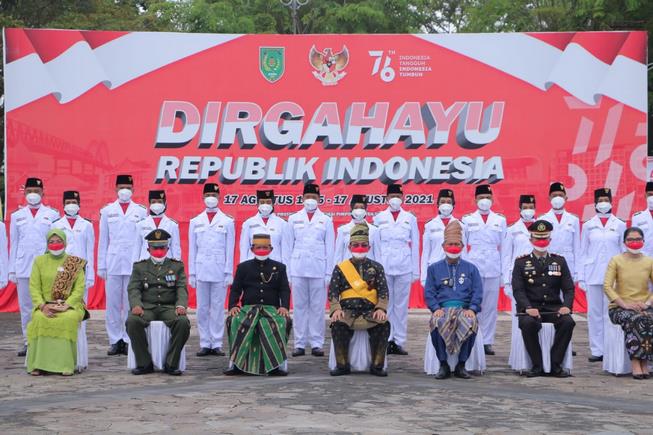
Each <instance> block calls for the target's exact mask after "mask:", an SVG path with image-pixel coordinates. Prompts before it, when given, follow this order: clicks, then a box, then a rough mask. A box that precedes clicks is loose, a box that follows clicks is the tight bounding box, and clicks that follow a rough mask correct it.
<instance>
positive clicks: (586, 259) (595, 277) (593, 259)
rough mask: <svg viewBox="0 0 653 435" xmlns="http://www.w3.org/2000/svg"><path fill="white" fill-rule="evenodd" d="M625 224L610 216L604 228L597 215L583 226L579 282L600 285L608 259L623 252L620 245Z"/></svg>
mask: <svg viewBox="0 0 653 435" xmlns="http://www.w3.org/2000/svg"><path fill="white" fill-rule="evenodd" d="M624 231H626V224H625V222H624V221H622V220H621V219H619V218H617V217H616V216H615V215H613V214H610V216H609V217H608V220H607V222H606V223H605V226H603V224H602V223H601V220H600V218H599V216H598V215H595V216H594V217H593V218H592V219H590V220H588V221H587V222H585V223H584V224H583V233H582V235H581V240H580V252H581V254H580V258H581V263H582V267H581V268H580V269H579V276H578V280H579V281H584V282H585V283H586V284H587V285H602V284H603V278H604V276H605V271H606V270H607V269H608V263H609V262H610V259H611V258H612V257H614V256H615V255H617V254H621V253H622V252H624V251H625V247H624V244H623V243H622V240H623V236H624Z"/></svg>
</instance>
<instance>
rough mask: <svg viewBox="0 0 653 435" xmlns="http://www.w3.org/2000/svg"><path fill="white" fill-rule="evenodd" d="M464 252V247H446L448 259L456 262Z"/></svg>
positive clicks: (445, 251)
mask: <svg viewBox="0 0 653 435" xmlns="http://www.w3.org/2000/svg"><path fill="white" fill-rule="evenodd" d="M462 252H463V247H462V246H445V247H444V254H445V255H446V256H447V257H448V258H451V259H452V260H455V259H456V258H458V257H460V254H461V253H462Z"/></svg>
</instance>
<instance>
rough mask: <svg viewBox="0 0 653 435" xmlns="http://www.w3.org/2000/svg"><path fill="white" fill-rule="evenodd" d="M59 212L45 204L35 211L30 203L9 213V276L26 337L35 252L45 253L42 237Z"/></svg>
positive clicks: (45, 243) (25, 336) (30, 309)
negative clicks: (16, 294)
mask: <svg viewBox="0 0 653 435" xmlns="http://www.w3.org/2000/svg"><path fill="white" fill-rule="evenodd" d="M57 219H59V212H58V211H57V210H55V209H53V208H50V207H48V206H45V205H41V206H39V208H38V210H37V212H36V215H32V212H31V209H30V207H22V208H19V209H18V210H16V211H15V212H13V213H12V214H11V224H10V226H9V245H10V251H9V277H11V278H12V281H14V280H15V282H16V287H17V288H18V305H19V307H20V321H21V326H22V328H23V338H24V339H25V340H27V324H28V323H29V321H30V320H31V318H32V298H31V296H30V294H29V277H30V275H31V274H32V263H34V258H35V257H36V256H38V255H43V254H45V251H46V249H47V241H46V240H45V238H46V236H47V234H48V231H50V228H51V227H52V223H53V222H54V221H56V220H57Z"/></svg>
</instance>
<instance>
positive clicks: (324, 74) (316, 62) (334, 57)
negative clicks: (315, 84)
mask: <svg viewBox="0 0 653 435" xmlns="http://www.w3.org/2000/svg"><path fill="white" fill-rule="evenodd" d="M308 61H309V62H310V63H311V65H312V66H313V68H314V69H315V71H313V76H315V78H316V79H318V80H319V81H321V82H322V84H323V85H324V86H333V85H337V84H338V81H340V80H341V79H342V78H343V77H344V76H345V75H346V74H347V73H346V72H345V71H344V69H345V68H346V67H347V64H348V63H349V50H347V46H346V45H343V46H342V50H340V51H339V52H338V53H334V52H333V50H331V49H330V48H325V49H324V50H323V51H318V50H317V49H316V48H315V45H313V47H311V51H310V53H309V54H308Z"/></svg>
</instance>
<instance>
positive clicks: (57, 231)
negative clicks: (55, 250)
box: [45, 228, 66, 246]
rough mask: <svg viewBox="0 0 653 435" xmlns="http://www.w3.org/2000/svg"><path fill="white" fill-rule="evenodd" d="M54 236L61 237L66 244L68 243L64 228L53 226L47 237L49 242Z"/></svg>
mask: <svg viewBox="0 0 653 435" xmlns="http://www.w3.org/2000/svg"><path fill="white" fill-rule="evenodd" d="M52 236H59V237H61V240H63V244H64V246H65V245H66V233H65V232H64V231H63V230H60V229H59V228H52V229H51V230H50V231H48V235H47V236H46V238H45V240H46V242H49V241H50V238H51V237H52Z"/></svg>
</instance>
